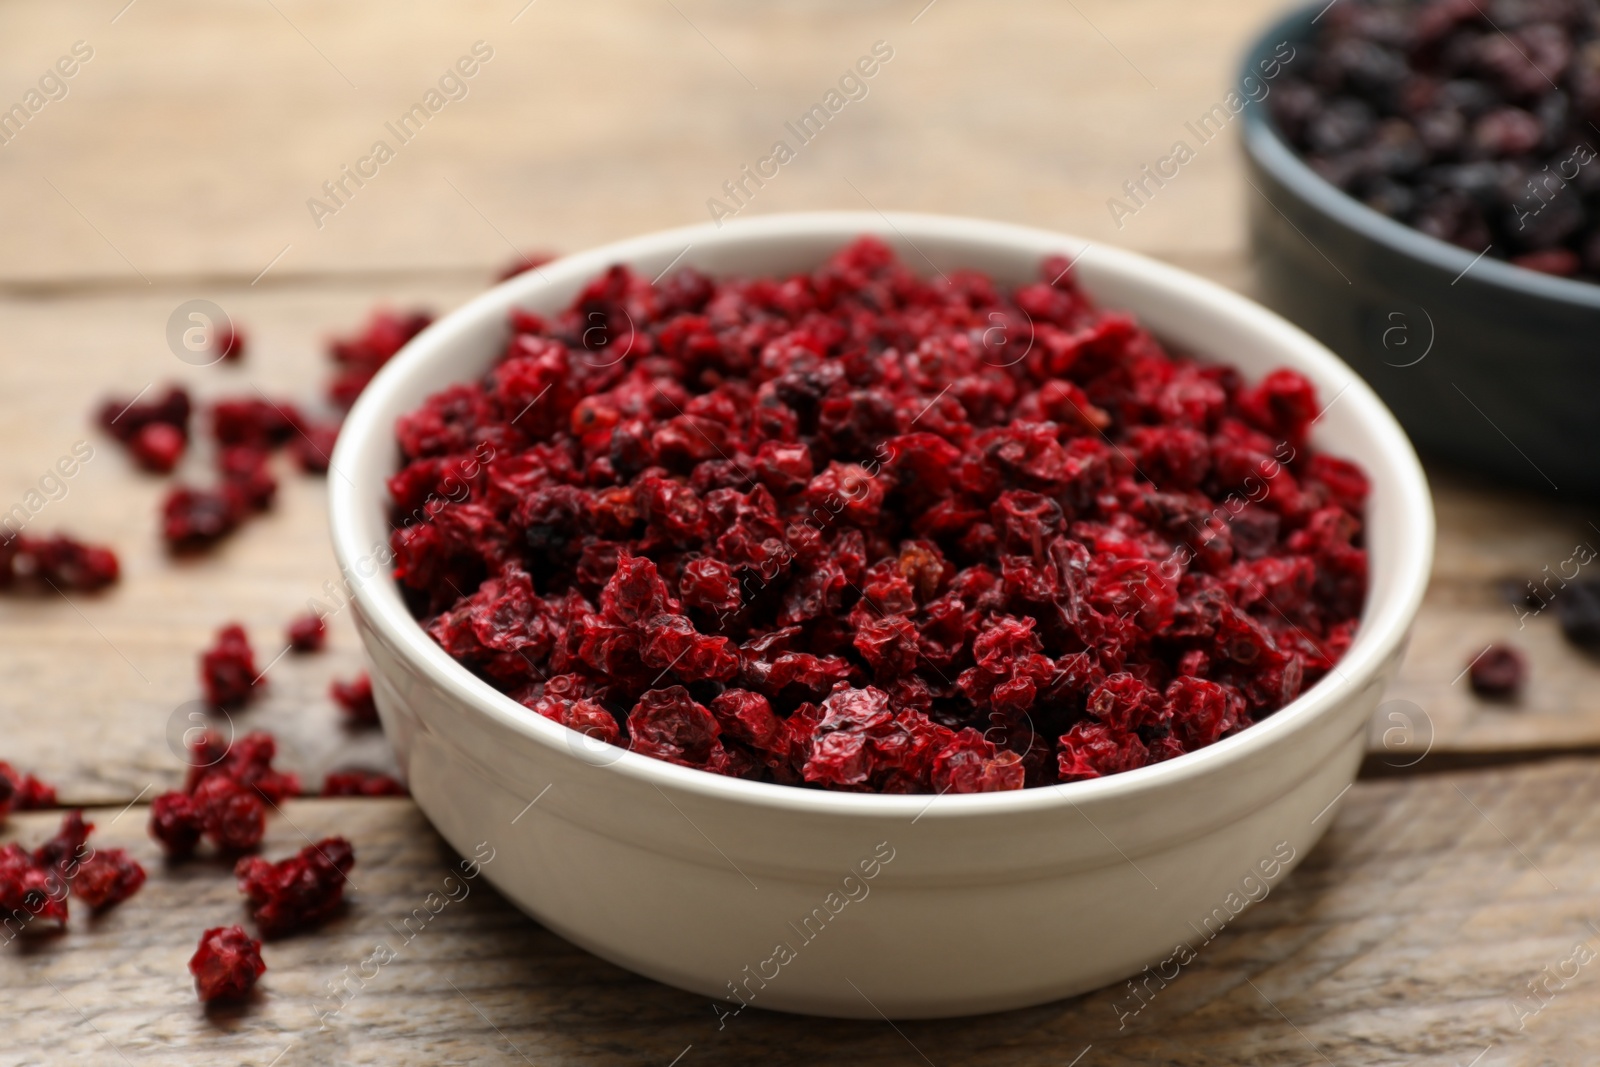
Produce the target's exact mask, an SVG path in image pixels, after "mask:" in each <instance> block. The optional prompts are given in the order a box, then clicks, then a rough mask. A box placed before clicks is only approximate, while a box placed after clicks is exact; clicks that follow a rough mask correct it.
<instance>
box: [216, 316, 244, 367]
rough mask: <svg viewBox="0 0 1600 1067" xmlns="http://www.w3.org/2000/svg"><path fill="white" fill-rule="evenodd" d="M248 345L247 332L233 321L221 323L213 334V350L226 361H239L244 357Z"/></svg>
mask: <svg viewBox="0 0 1600 1067" xmlns="http://www.w3.org/2000/svg"><path fill="white" fill-rule="evenodd" d="M248 347H249V346H248V343H247V338H246V337H245V332H244V331H243V330H242V329H240V328H239V327H238V326H235V325H234V324H233V323H231V322H224V323H221V324H219V325H218V326H217V328H216V332H215V333H213V334H212V335H211V350H212V351H213V352H215V353H216V354H217V356H218V358H220V359H221V360H222V361H223V362H224V363H237V362H239V361H240V360H242V359H244V357H245V352H246V350H247V348H248Z"/></svg>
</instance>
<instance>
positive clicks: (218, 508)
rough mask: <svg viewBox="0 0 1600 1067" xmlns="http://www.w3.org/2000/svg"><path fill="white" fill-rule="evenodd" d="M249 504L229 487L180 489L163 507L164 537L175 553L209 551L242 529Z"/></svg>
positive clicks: (168, 497)
mask: <svg viewBox="0 0 1600 1067" xmlns="http://www.w3.org/2000/svg"><path fill="white" fill-rule="evenodd" d="M248 513H249V502H248V501H247V500H245V499H244V498H243V497H241V496H240V495H239V494H238V493H237V492H235V491H233V490H232V487H230V486H224V487H223V488H221V489H191V488H189V487H188V486H183V485H180V486H177V487H176V488H174V489H173V490H172V491H171V492H170V493H168V494H167V497H166V499H165V500H164V501H163V502H162V505H161V536H162V537H163V538H165V539H166V542H167V545H168V547H170V548H171V549H172V550H173V551H175V552H187V551H195V550H198V549H203V548H207V547H209V546H211V545H213V544H215V543H216V542H218V541H220V540H222V539H223V538H224V537H226V536H228V535H229V534H231V533H232V532H233V531H234V530H236V529H238V528H239V523H240V522H241V521H242V520H243V519H244V517H245V516H246V515H247V514H248Z"/></svg>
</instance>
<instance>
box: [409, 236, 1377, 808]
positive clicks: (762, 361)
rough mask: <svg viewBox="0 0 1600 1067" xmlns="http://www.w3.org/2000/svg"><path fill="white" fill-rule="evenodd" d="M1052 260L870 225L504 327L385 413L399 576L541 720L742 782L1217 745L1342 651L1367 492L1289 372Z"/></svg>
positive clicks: (858, 787) (1090, 767)
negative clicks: (422, 391) (1102, 304)
mask: <svg viewBox="0 0 1600 1067" xmlns="http://www.w3.org/2000/svg"><path fill="white" fill-rule="evenodd" d="M1042 278H1043V279H1045V280H1044V281H1041V282H1038V283H1034V284H1029V285H1024V286H1021V287H1020V288H1017V289H1016V290H1015V291H1012V292H1005V291H1002V290H1001V289H1000V288H998V287H997V286H996V284H995V283H994V282H993V281H992V280H990V279H989V278H987V277H985V276H983V275H981V274H978V273H976V272H971V271H960V272H952V273H951V274H950V275H949V276H948V277H946V276H941V277H940V279H939V280H937V281H923V280H920V279H918V278H917V277H916V276H914V275H913V274H912V273H911V272H910V271H909V270H907V269H906V268H905V267H903V266H902V265H900V264H899V263H898V262H896V260H895V259H894V257H893V255H892V253H891V252H890V250H889V249H888V248H887V247H886V246H885V245H884V244H883V243H881V242H879V241H877V240H874V239H862V240H860V241H858V242H857V243H855V244H853V245H852V246H850V247H849V248H847V249H845V250H843V251H842V252H840V253H839V254H838V255H836V256H835V257H834V258H833V259H832V260H831V261H829V262H828V263H827V264H826V265H825V266H823V267H822V268H821V269H819V270H817V271H816V272H814V273H812V274H803V275H798V276H795V277H792V278H788V279H783V280H767V279H728V280H720V281H713V280H711V279H709V278H707V277H704V276H703V275H701V274H699V273H697V272H695V271H693V270H684V271H681V272H679V273H677V274H675V275H674V276H672V277H671V278H670V279H668V280H667V281H665V282H664V283H663V284H662V285H660V286H656V285H653V284H651V283H649V282H647V281H645V280H643V279H641V278H640V277H638V276H636V275H634V274H632V273H631V272H630V271H628V270H627V269H626V268H624V267H615V268H613V269H612V270H610V271H609V272H608V273H606V274H605V275H604V276H602V277H600V278H598V279H596V280H595V281H594V282H593V283H591V284H590V285H588V286H587V287H586V288H585V289H584V290H583V291H582V292H581V293H580V294H579V296H578V297H577V299H576V300H575V301H574V303H573V304H572V306H571V307H570V308H569V309H568V310H567V311H565V312H564V313H562V314H560V315H558V316H556V317H555V318H554V319H553V320H551V321H545V320H544V319H541V318H539V317H537V316H534V315H531V314H528V313H523V312H516V313H514V314H513V316H512V319H511V338H510V341H509V342H508V344H507V346H506V351H505V354H504V356H503V357H502V359H501V360H500V361H499V362H498V363H497V364H496V365H495V366H494V367H493V368H492V369H491V370H490V371H489V372H488V373H487V374H486V375H485V376H484V378H483V379H482V380H480V381H477V382H474V383H471V384H464V385H457V386H453V387H451V388H449V389H446V390H444V391H443V392H440V393H438V394H436V395H434V396H433V397H431V398H430V399H429V400H428V401H427V402H426V403H425V404H424V405H423V406H422V407H421V408H419V409H418V410H416V411H414V412H412V413H410V414H408V415H406V416H404V417H402V418H401V419H400V420H398V423H397V435H398V438H399V444H400V448H401V451H402V453H403V457H404V463H403V466H402V468H401V470H400V471H399V472H398V473H397V474H396V475H395V476H394V477H393V478H392V479H391V480H390V483H389V488H390V491H391V494H392V498H393V518H394V521H395V522H396V525H397V532H396V533H395V535H394V538H393V544H394V549H395V552H396V557H397V560H396V575H397V578H398V579H399V582H400V584H401V587H402V589H403V592H404V595H405V596H406V598H407V600H408V602H409V604H410V606H411V608H412V610H413V611H414V613H415V614H416V615H417V616H418V617H419V618H420V619H421V620H422V621H423V622H424V624H425V626H426V627H427V629H428V631H429V632H430V633H431V634H432V635H433V636H434V638H435V639H436V640H438V642H439V643H440V644H441V645H442V646H443V647H444V648H445V649H446V650H447V651H448V652H449V653H450V654H451V655H452V656H454V657H455V658H456V659H458V660H459V661H460V662H462V663H463V664H465V665H466V666H468V667H469V668H471V669H472V670H473V671H475V672H476V673H477V674H478V675H480V676H481V677H483V678H484V679H486V680H488V681H489V682H490V683H491V684H493V685H495V686H496V687H498V688H499V689H501V690H502V691H504V692H506V693H508V694H510V695H512V696H513V697H514V698H515V699H517V700H519V701H521V702H522V703H524V704H525V705H527V706H528V707H530V708H532V709H534V710H536V711H538V712H539V713H540V714H543V715H545V716H547V717H548V718H550V719H553V720H555V721H556V722H560V723H563V724H565V725H567V726H570V727H572V728H573V729H576V730H580V731H583V732H585V733H588V734H589V735H591V736H593V737H595V738H598V739H602V740H605V741H610V742H614V743H617V744H622V745H627V746H629V747H631V748H632V749H633V750H635V751H638V752H643V753H646V754H648V755H652V756H655V757H658V758H661V759H665V760H670V761H672V762H675V763H679V764H683V765H685V766H690V767H696V768H700V769H702V770H707V771H713V772H716V773H721V774H727V775H736V776H740V777H745V778H751V779H758V780H763V781H771V782H779V783H786V784H793V785H808V786H813V787H822V788H829V789H843V790H853V791H878V792H943V791H960V792H966V791H977V790H994V789H1015V788H1021V787H1022V786H1024V785H1030V786H1032V785H1044V784H1048V783H1053V782H1057V781H1071V780H1076V779H1081V778H1090V777H1096V776H1099V775H1105V774H1111V773H1114V772H1117V771H1123V770H1127V769H1130V768H1135V767H1140V766H1143V765H1145V764H1147V763H1153V762H1156V761H1159V760H1165V759H1168V758H1171V757H1173V756H1176V755H1179V754H1181V753H1184V752H1188V751H1192V750H1194V749H1197V748H1200V747H1202V746H1205V745H1209V744H1211V743H1212V742H1214V741H1216V740H1218V739H1219V738H1221V737H1223V736H1224V735H1226V734H1229V733H1232V732H1235V731H1237V730H1240V729H1242V728H1244V727H1245V726H1247V725H1249V724H1250V723H1252V722H1254V721H1256V720H1258V719H1260V718H1261V717H1263V716H1265V715H1268V714H1270V713H1271V712H1273V711H1274V710H1276V709H1278V708H1280V707H1282V706H1283V705H1284V704H1285V703H1286V702H1288V701H1290V700H1292V699H1293V698H1294V697H1295V696H1296V695H1297V694H1298V693H1300V691H1301V690H1302V689H1303V688H1304V687H1305V686H1307V685H1309V684H1311V683H1312V682H1314V681H1316V680H1317V679H1318V678H1320V677H1321V676H1322V675H1323V674H1324V673H1325V672H1326V671H1327V670H1328V669H1329V668H1330V667H1331V666H1332V664H1333V663H1335V662H1336V661H1337V660H1338V659H1339V658H1340V656H1341V655H1342V654H1343V653H1344V651H1345V649H1346V648H1347V647H1348V646H1349V644H1350V641H1351V638H1352V635H1353V633H1354V631H1355V628H1356V621H1357V615H1358V613H1359V611H1360V608H1361V604H1362V601H1363V598H1364V594H1365V589H1366V581H1367V560H1366V552H1365V550H1364V548H1363V541H1362V513H1363V505H1364V500H1365V497H1366V493H1367V480H1366V478H1365V476H1364V475H1363V473H1362V472H1361V471H1360V470H1359V469H1358V468H1357V467H1355V466H1354V465H1352V464H1350V463H1348V462H1345V461H1342V460H1338V459H1335V458H1332V457H1330V456H1325V455H1318V454H1313V453H1312V452H1311V450H1310V449H1309V448H1308V446H1307V433H1308V431H1309V429H1310V426H1311V423H1312V422H1313V421H1314V419H1315V418H1316V416H1317V414H1318V403H1317V398H1316V395H1315V391H1314V390H1313V388H1312V386H1311V385H1310V383H1308V382H1307V381H1306V380H1305V379H1303V378H1302V377H1301V376H1299V375H1298V374H1295V373H1293V372H1290V371H1282V370H1280V371H1276V372H1274V373H1272V374H1270V375H1268V376H1267V377H1266V378H1265V379H1264V380H1262V381H1261V382H1260V383H1258V384H1255V385H1249V384H1246V383H1245V382H1243V381H1242V380H1241V379H1240V377H1239V375H1238V374H1237V373H1236V372H1235V371H1233V370H1232V369H1230V368H1228V367H1226V366H1219V365H1204V364H1200V363H1197V362H1195V361H1193V360H1190V359H1187V358H1181V357H1174V356H1172V355H1169V354H1168V353H1167V352H1166V351H1164V350H1163V348H1162V347H1161V345H1160V344H1159V343H1158V342H1157V341H1156V340H1155V339H1154V338H1152V337H1151V336H1150V335H1149V334H1148V333H1146V332H1145V331H1144V330H1142V329H1141V328H1140V327H1139V326H1138V324H1137V323H1136V322H1134V320H1133V319H1132V318H1130V317H1129V316H1127V315H1125V314H1120V313H1116V312H1109V311H1103V310H1100V309H1098V308H1096V307H1095V306H1094V305H1093V304H1092V303H1091V302H1090V300H1089V299H1088V298H1087V297H1086V296H1085V295H1084V294H1083V293H1082V292H1081V291H1080V290H1079V289H1078V288H1077V286H1076V284H1075V283H1074V281H1073V279H1072V276H1071V272H1070V270H1069V269H1068V268H1067V264H1066V263H1065V261H1054V260H1053V261H1049V262H1046V263H1045V264H1044V267H1043V274H1042Z"/></svg>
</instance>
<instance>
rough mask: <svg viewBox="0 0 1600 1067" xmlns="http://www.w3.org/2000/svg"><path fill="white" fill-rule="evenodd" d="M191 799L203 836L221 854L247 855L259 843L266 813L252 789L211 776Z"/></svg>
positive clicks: (223, 777)
mask: <svg viewBox="0 0 1600 1067" xmlns="http://www.w3.org/2000/svg"><path fill="white" fill-rule="evenodd" d="M191 799H192V800H193V801H194V805H195V807H196V808H198V809H199V811H200V816H201V819H202V821H203V822H204V824H205V833H206V836H207V837H209V838H210V839H211V841H212V843H213V844H215V845H216V846H217V847H218V848H220V849H222V850H223V851H224V852H249V851H250V850H251V849H254V848H256V847H258V846H259V845H260V844H261V838H262V835H263V834H265V833H266V828H267V813H266V809H265V808H264V807H263V806H262V804H261V797H260V795H259V794H258V793H257V792H256V791H255V790H254V789H251V788H249V787H248V786H245V785H241V784H240V783H239V782H237V781H235V780H234V779H232V778H229V777H227V776H225V775H221V774H213V775H211V776H210V777H209V778H206V779H205V780H204V781H202V782H201V783H200V784H199V785H198V786H197V787H196V788H195V791H194V794H193V797H192V798H191Z"/></svg>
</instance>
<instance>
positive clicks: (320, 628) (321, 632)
mask: <svg viewBox="0 0 1600 1067" xmlns="http://www.w3.org/2000/svg"><path fill="white" fill-rule="evenodd" d="M288 636H289V647H290V648H292V649H294V650H295V651H296V652H321V651H322V646H323V645H325V644H327V641H328V626H327V624H326V623H324V622H323V621H322V616H321V615H316V614H310V615H300V616H297V617H296V618H294V619H291V620H290V622H289V633H288Z"/></svg>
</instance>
